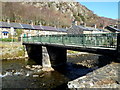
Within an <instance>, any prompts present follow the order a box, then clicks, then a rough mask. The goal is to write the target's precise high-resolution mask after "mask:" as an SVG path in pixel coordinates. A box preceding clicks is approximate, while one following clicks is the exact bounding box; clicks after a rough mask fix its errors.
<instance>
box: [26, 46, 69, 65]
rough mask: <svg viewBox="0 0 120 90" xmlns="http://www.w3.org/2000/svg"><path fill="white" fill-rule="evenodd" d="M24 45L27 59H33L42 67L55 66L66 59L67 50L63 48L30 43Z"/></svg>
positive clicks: (61, 63) (63, 62)
mask: <svg viewBox="0 0 120 90" xmlns="http://www.w3.org/2000/svg"><path fill="white" fill-rule="evenodd" d="M25 46H26V51H27V54H28V57H29V59H32V60H34V61H35V62H37V63H38V64H40V65H42V66H43V67H57V66H60V65H63V64H65V63H66V61H67V52H66V51H67V50H66V49H65V48H60V47H53V46H46V47H43V46H42V45H31V44H29V45H28V44H27V45H25ZM42 49H43V50H42ZM46 49H47V50H46ZM45 51H46V52H45ZM47 54H48V55H47Z"/></svg>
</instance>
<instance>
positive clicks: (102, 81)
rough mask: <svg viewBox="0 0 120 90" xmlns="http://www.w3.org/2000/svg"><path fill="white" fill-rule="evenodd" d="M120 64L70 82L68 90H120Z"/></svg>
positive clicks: (113, 64) (111, 65)
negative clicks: (86, 89) (97, 89)
mask: <svg viewBox="0 0 120 90" xmlns="http://www.w3.org/2000/svg"><path fill="white" fill-rule="evenodd" d="M119 68H120V63H111V64H108V65H106V66H103V67H101V68H99V69H96V70H94V71H93V72H90V73H88V74H86V75H85V76H82V77H80V78H77V79H76V80H73V81H70V82H68V88H70V89H71V90H74V88H76V89H75V90H77V89H80V88H88V89H89V88H94V89H95V88H108V89H109V88H115V89H117V88H120V79H119V75H120V70H119Z"/></svg>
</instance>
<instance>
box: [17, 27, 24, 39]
mask: <svg viewBox="0 0 120 90" xmlns="http://www.w3.org/2000/svg"><path fill="white" fill-rule="evenodd" d="M22 32H23V30H22V29H16V33H17V37H19V36H20V35H21V34H22Z"/></svg>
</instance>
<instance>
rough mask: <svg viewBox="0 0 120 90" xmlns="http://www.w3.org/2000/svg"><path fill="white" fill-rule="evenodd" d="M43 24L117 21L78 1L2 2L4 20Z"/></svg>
mask: <svg viewBox="0 0 120 90" xmlns="http://www.w3.org/2000/svg"><path fill="white" fill-rule="evenodd" d="M7 19H10V21H11V22H19V23H27V24H30V23H33V24H36V25H38V24H42V25H46V26H55V27H63V28H65V27H70V26H71V24H72V21H73V20H74V19H75V21H78V25H80V24H83V23H86V25H87V26H94V25H95V24H96V25H97V27H99V28H100V27H101V28H102V27H104V26H106V25H110V24H115V23H116V22H117V21H116V20H113V19H109V18H104V17H99V16H97V15H96V14H94V13H93V12H92V11H91V10H89V9H87V8H86V7H85V6H83V5H81V4H80V3H78V2H61V3H55V2H23V3H18V2H12V3H11V2H6V3H2V19H1V20H2V21H7Z"/></svg>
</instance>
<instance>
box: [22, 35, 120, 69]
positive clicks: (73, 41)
mask: <svg viewBox="0 0 120 90" xmlns="http://www.w3.org/2000/svg"><path fill="white" fill-rule="evenodd" d="M23 45H25V46H26V50H27V53H28V56H29V58H31V59H34V60H36V61H37V62H39V63H40V64H42V59H43V58H42V57H43V56H42V46H44V47H46V49H47V52H48V54H49V58H50V63H51V66H52V67H54V66H58V65H61V64H63V63H66V60H67V50H74V51H81V52H89V53H95V54H102V55H108V56H110V57H115V58H116V59H117V60H118V61H119V60H120V56H119V55H120V33H100V34H64V35H63V34H62V35H40V36H39V35H38V36H27V37H23Z"/></svg>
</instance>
